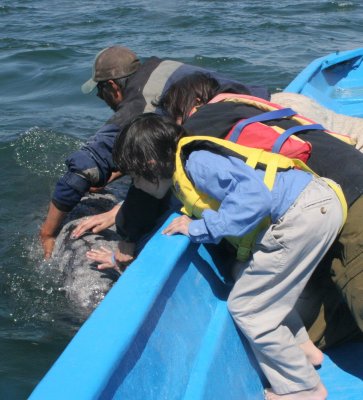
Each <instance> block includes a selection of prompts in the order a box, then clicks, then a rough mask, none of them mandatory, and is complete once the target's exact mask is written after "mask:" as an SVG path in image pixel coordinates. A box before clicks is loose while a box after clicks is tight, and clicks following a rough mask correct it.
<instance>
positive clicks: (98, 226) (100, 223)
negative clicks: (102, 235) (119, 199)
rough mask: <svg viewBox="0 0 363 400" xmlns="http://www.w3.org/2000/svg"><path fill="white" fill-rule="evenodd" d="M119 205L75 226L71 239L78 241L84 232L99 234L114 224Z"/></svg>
mask: <svg viewBox="0 0 363 400" xmlns="http://www.w3.org/2000/svg"><path fill="white" fill-rule="evenodd" d="M120 207H121V205H120V204H117V205H116V206H115V207H114V208H113V209H112V210H110V211H107V212H105V213H102V214H98V215H93V216H92V217H86V218H84V219H82V221H81V222H80V223H79V224H78V225H77V227H76V228H75V229H74V230H73V232H72V235H71V237H72V239H78V238H79V237H81V236H82V235H83V234H84V233H85V232H87V231H91V232H92V233H99V232H101V231H103V230H105V229H107V228H109V227H110V226H112V225H113V224H114V223H115V218H116V214H117V212H118V210H119V209H120Z"/></svg>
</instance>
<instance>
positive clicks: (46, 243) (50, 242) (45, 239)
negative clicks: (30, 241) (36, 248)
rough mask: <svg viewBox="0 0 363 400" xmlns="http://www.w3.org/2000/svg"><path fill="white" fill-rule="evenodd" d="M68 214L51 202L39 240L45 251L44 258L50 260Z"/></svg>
mask: <svg viewBox="0 0 363 400" xmlns="http://www.w3.org/2000/svg"><path fill="white" fill-rule="evenodd" d="M66 214H67V213H65V212H64V211H61V210H58V208H57V207H56V206H55V205H54V204H53V203H52V202H51V203H50V204H49V209H48V214H47V217H46V219H45V221H44V222H43V225H42V226H41V228H40V232H39V238H40V241H41V244H42V247H43V251H44V258H45V259H46V260H48V259H49V258H50V257H51V255H52V252H53V248H54V244H55V238H56V232H57V230H58V228H59V226H60V224H61V222H62V221H63V219H64V217H65V216H66Z"/></svg>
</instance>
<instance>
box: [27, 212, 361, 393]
mask: <svg viewBox="0 0 363 400" xmlns="http://www.w3.org/2000/svg"><path fill="white" fill-rule="evenodd" d="M173 217H175V215H173V216H171V218H173ZM171 218H170V219H171ZM170 219H169V221H170ZM170 249H173V251H170ZM212 249H213V247H211V248H207V247H205V246H203V245H199V246H198V245H195V244H191V243H190V242H189V240H188V239H187V238H186V237H183V236H173V237H166V236H164V235H162V234H160V232H159V233H157V234H156V235H154V237H153V238H152V239H151V240H150V241H149V243H148V244H147V245H146V247H145V248H144V250H143V252H142V253H141V255H140V256H139V258H138V259H137V260H136V261H135V262H134V263H133V264H132V267H130V268H129V269H128V270H127V271H126V272H125V273H124V275H123V277H122V279H119V281H118V282H117V283H116V284H115V286H114V287H113V288H112V289H111V291H110V292H109V293H108V295H107V296H106V297H105V299H104V300H103V302H102V303H101V304H100V306H99V307H98V308H97V309H96V310H95V311H94V313H93V314H92V315H91V316H90V318H89V319H88V320H87V321H86V322H85V324H84V325H83V326H82V328H81V329H80V331H79V332H78V333H77V335H76V336H75V337H74V338H73V340H72V341H71V342H70V344H69V345H68V347H67V348H66V349H65V351H64V352H63V354H62V355H61V356H60V357H59V359H58V360H57V361H56V363H55V364H54V365H53V367H52V368H51V369H50V370H49V372H48V373H47V375H46V376H45V377H44V378H43V380H42V381H41V382H40V384H39V385H38V386H37V387H36V389H35V390H34V392H33V393H32V395H31V397H30V400H46V399H52V400H57V399H62V400H63V399H70V400H72V399H77V400H86V399H87V400H88V399H117V400H118V399H122V400H145V399H148V400H154V399H155V400H161V399H165V400H173V399H183V400H214V399H215V400H217V399H218V400H220V399H227V398H228V399H231V400H233V399H236V400H237V399H239V400H240V399H244V400H260V399H263V394H262V387H263V377H262V374H261V372H260V370H259V368H258V366H257V365H256V363H255V359H254V356H253V355H252V353H251V351H250V348H249V346H248V344H247V343H246V340H245V339H244V338H242V337H241V336H240V335H239V334H238V332H237V330H236V328H235V326H234V324H233V322H232V319H231V317H230V315H229V313H228V310H227V307H226V298H227V296H228V293H229V290H230V283H229V281H228V278H224V277H227V276H228V274H226V270H227V271H228V266H229V265H230V261H231V260H228V259H225V258H224V259H223V260H222V259H221V258H219V257H220V256H218V254H215V253H213V252H212ZM221 265H223V268H224V270H223V271H221V269H220V268H221ZM319 373H320V375H321V377H322V379H323V381H324V384H325V385H326V387H327V389H328V391H329V400H342V399H346V400H361V399H362V393H363V343H356V344H355V343H352V344H347V345H345V346H343V347H341V348H337V349H333V350H331V351H329V352H328V354H326V356H325V361H324V363H323V365H322V367H321V369H320V370H319Z"/></svg>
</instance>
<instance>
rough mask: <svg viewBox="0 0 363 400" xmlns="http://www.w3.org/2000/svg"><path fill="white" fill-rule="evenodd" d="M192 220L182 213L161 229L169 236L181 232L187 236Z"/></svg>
mask: <svg viewBox="0 0 363 400" xmlns="http://www.w3.org/2000/svg"><path fill="white" fill-rule="evenodd" d="M191 222H192V219H191V218H189V217H188V216H186V215H182V216H181V217H177V218H175V219H174V220H173V221H171V223H170V224H169V225H168V226H167V227H166V228H165V229H164V230H163V231H162V233H163V234H164V235H167V236H170V235H174V234H175V233H182V234H183V235H185V236H188V237H189V224H190V223H191Z"/></svg>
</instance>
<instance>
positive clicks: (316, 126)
mask: <svg viewBox="0 0 363 400" xmlns="http://www.w3.org/2000/svg"><path fill="white" fill-rule="evenodd" d="M324 129H325V128H324V127H323V126H322V125H320V124H311V125H297V126H293V127H291V128H289V129H287V130H286V131H285V132H284V133H282V134H281V135H280V136H279V137H278V138H277V140H276V142H275V143H274V145H273V146H272V150H271V151H272V153H280V150H281V147H282V146H283V144H284V143H285V142H286V140H287V139H288V138H289V137H290V136H291V135H294V134H295V133H297V132H303V131H309V130H322V131H323V130H324Z"/></svg>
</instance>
